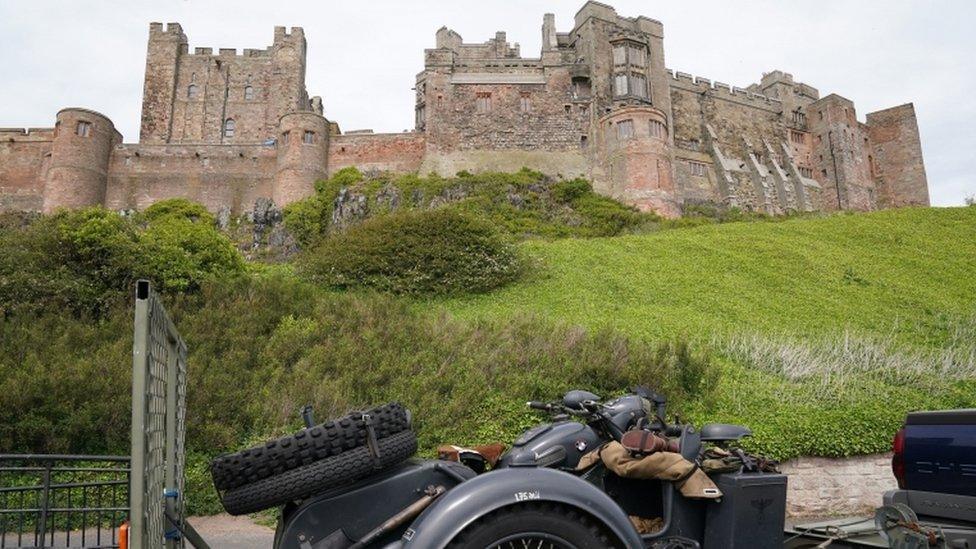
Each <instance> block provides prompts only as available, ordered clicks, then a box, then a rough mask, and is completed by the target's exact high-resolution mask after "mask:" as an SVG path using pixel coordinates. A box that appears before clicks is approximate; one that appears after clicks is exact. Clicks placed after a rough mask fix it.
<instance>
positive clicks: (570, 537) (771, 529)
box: [275, 421, 786, 549]
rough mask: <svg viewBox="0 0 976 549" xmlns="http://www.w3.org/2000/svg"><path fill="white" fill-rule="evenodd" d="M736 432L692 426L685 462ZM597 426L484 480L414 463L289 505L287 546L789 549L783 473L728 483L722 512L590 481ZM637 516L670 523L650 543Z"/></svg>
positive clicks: (644, 483) (535, 442)
mask: <svg viewBox="0 0 976 549" xmlns="http://www.w3.org/2000/svg"><path fill="white" fill-rule="evenodd" d="M732 427H734V426H721V425H720V426H705V428H703V430H702V431H701V432H699V431H697V430H696V429H695V428H694V427H692V426H684V427H681V428H680V434H679V435H678V437H679V441H680V445H679V448H680V452H681V453H682V455H684V456H685V457H686V458H689V459H694V458H695V457H697V454H698V452H699V449H700V446H701V443H702V440H703V438H704V439H706V440H709V441H718V440H720V438H721V437H730V438H734V437H736V436H741V432H742V431H741V430H735V429H731V430H730V428H732ZM581 428H582V429H581ZM586 428H587V427H586V426H585V425H582V424H580V423H576V422H570V421H562V422H555V423H552V424H544V425H542V426H540V427H538V428H536V429H533V430H530V431H528V432H526V434H525V435H523V436H522V437H520V439H519V440H518V441H516V443H515V445H514V447H513V449H512V450H511V451H510V452H509V453H508V454H507V455H506V456H505V457H504V458H503V459H502V461H501V462H500V463H499V465H498V467H497V468H496V469H495V470H493V471H491V472H488V473H484V474H481V475H476V474H475V473H474V471H472V470H471V469H470V468H468V467H466V466H464V465H461V464H459V463H456V462H447V461H439V460H410V461H407V462H404V463H402V464H400V465H399V466H397V467H395V468H393V469H390V470H387V471H385V472H382V473H378V474H376V475H374V476H371V477H369V478H366V479H364V480H362V481H360V482H358V483H356V484H353V485H349V486H347V487H344V488H341V489H336V490H334V491H331V492H327V493H322V494H319V495H316V496H314V497H312V498H309V499H306V500H304V501H302V502H300V503H295V504H289V505H286V506H285V507H284V508H283V509H282V512H281V517H280V521H279V525H278V529H277V532H276V537H275V547H276V548H281V549H286V548H287V549H347V548H359V547H384V548H388V549H394V548H401V549H408V548H419V549H437V548H446V547H479V548H480V547H496V546H501V547H509V546H511V547H526V546H528V547H553V548H588V547H618V548H628V549H630V548H643V547H648V548H650V547H662V548H663V547H688V548H696V547H698V548H700V547H705V548H710V547H715V548H718V547H723V548H745V547H749V548H764V547H782V543H783V534H782V532H783V519H784V515H785V499H786V478H785V477H784V476H783V475H779V474H766V473H741V472H740V473H731V474H722V475H716V476H715V477H713V478H714V480H715V482H716V483H717V484H718V485H719V487H720V488H721V489H722V491H723V493H724V497H723V498H722V499H721V501H717V502H716V501H700V500H690V499H686V498H684V497H682V496H681V495H680V494H679V493H678V492H677V491H676V489H675V488H674V487H673V486H672V484H671V483H670V482H664V481H655V480H634V479H622V478H619V477H616V476H615V475H613V474H612V473H609V472H606V471H605V472H603V474H599V475H580V474H577V473H576V472H574V471H572V469H573V467H572V465H574V460H576V461H578V459H579V455H580V454H582V453H583V452H584V451H586V450H587V447H589V446H590V445H591V444H595V443H597V442H598V440H597V439H595V438H594V436H593V435H591V434H590V433H589V432H587V431H586V430H585V429H586ZM716 437H719V438H716ZM630 516H639V517H660V518H661V519H662V521H663V525H662V527H661V528H660V529H659V530H658V531H656V532H654V533H652V534H644V535H641V534H639V533H638V531H637V529H636V528H635V526H634V524H633V523H632V522H631V520H630V518H629V517H630Z"/></svg>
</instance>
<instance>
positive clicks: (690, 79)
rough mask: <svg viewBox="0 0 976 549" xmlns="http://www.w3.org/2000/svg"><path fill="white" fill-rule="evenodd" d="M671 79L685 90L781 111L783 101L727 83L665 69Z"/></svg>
mask: <svg viewBox="0 0 976 549" xmlns="http://www.w3.org/2000/svg"><path fill="white" fill-rule="evenodd" d="M665 71H666V72H667V74H668V76H669V77H670V78H671V84H672V85H677V86H679V87H681V88H683V89H687V90H691V91H696V92H699V93H712V94H713V95H714V96H715V97H716V98H719V99H726V100H732V101H739V102H743V103H745V104H748V105H750V106H755V107H758V108H765V109H772V110H777V111H778V110H780V109H781V108H782V103H783V102H782V101H781V100H779V99H777V98H775V97H769V96H767V95H763V94H761V93H756V92H755V91H751V90H748V89H746V88H740V87H738V86H731V85H729V84H726V83H725V82H718V81H712V80H709V79H708V78H702V77H697V76H692V75H691V74H688V73H686V72H680V71H677V72H676V71H672V70H671V69H665Z"/></svg>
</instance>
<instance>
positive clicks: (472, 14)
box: [0, 0, 976, 205]
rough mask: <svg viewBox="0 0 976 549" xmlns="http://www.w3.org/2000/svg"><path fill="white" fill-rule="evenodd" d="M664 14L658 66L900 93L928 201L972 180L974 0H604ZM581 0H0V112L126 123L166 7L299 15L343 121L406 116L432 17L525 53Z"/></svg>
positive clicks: (169, 10)
mask: <svg viewBox="0 0 976 549" xmlns="http://www.w3.org/2000/svg"><path fill="white" fill-rule="evenodd" d="M608 3H610V4H612V5H614V7H616V9H617V13H619V14H620V15H624V16H628V17H633V16H637V15H646V16H648V17H652V18H655V19H659V20H660V21H662V22H663V23H664V33H665V42H664V44H665V59H666V62H667V66H668V67H669V68H672V69H674V70H679V71H683V72H688V73H691V74H693V75H696V76H702V77H705V78H709V79H712V80H719V81H722V82H727V83H730V84H733V85H737V86H741V87H745V86H747V85H748V84H750V83H752V82H756V81H758V80H759V78H760V76H761V74H762V73H763V72H768V71H770V70H773V69H782V70H785V71H787V72H791V73H792V74H793V75H794V77H795V78H796V80H798V81H801V82H806V83H808V84H810V85H812V86H814V87H816V88H818V89H819V90H820V93H821V95H826V94H828V93H831V92H833V93H837V94H840V95H843V96H845V97H847V98H849V99H851V100H853V101H854V104H855V105H856V106H857V110H858V118H860V119H861V120H862V121H863V120H864V114H865V113H867V112H871V111H873V110H878V109H883V108H887V107H892V106H896V105H900V104H902V103H907V102H910V101H911V102H914V103H915V108H916V111H917V113H918V118H919V125H920V130H921V134H922V147H923V151H924V154H925V167H926V170H927V172H928V179H929V187H930V190H931V195H932V203H933V204H934V205H955V204H961V203H962V202H963V199H964V198H965V197H966V196H970V195H973V194H976V183H974V181H976V174H974V169H973V157H974V154H973V153H974V150H976V137H974V136H976V131H974V127H976V100H974V98H973V93H974V91H976V71H974V69H973V67H974V65H976V62H974V61H973V58H974V56H976V37H974V35H976V33H974V32H973V31H972V24H973V21H974V20H976V2H973V1H971V0H955V1H949V0H936V1H924V2H923V1H914V2H912V1H899V0H885V1H876V2H867V1H857V2H854V1H850V0H848V1H837V0H818V1H817V2H802V3H801V2H796V1H787V0H780V1H772V0H762V1H749V2H745V1H739V2H730V1H728V0H721V1H707V0H699V1H696V2H677V1H671V2H665V1H648V0H615V1H610V2H608ZM582 4H583V2H582V0H573V1H566V0H559V1H553V0H549V1H544V0H494V1H488V2H486V1H484V0H478V1H474V0H450V1H430V0H424V1H423V2H419V1H414V2H410V1H404V0H400V1H396V0H386V1H366V0H359V1H355V2H353V1H347V0H324V1H323V0H319V1H301V2H299V1H291V0H233V1H230V0H226V1H224V0H206V1H204V0H111V1H100V2H94V1H80V0H61V1H53V0H52V1H48V0H0V126H5V127H17V126H23V127H26V126H35V127H36V126H53V124H54V115H55V113H56V112H57V111H58V110H59V109H61V108H63V107H66V106H79V107H87V108H91V109H94V110H97V111H100V112H102V113H104V114H106V115H108V116H109V117H110V118H111V119H112V120H113V121H114V122H115V126H116V127H117V128H118V129H119V131H121V132H122V134H123V135H124V136H125V140H126V142H134V141H137V140H138V138H139V112H140V106H141V101H142V81H143V71H144V67H145V53H146V38H147V36H148V32H149V22H150V21H161V22H168V21H177V22H179V23H181V24H182V25H183V30H184V32H186V34H187V36H188V37H189V40H190V48H191V51H192V49H193V48H194V47H198V46H204V47H213V48H214V50H215V51H216V49H217V48H220V47H226V48H237V49H238V50H241V49H243V48H264V47H266V46H268V45H270V44H271V42H272V37H273V27H274V26H275V25H285V26H289V27H291V26H301V27H304V28H305V36H306V38H307V40H308V74H307V85H308V90H309V93H310V94H311V95H320V96H322V98H323V102H324V105H325V115H326V116H327V117H328V118H329V119H332V120H335V121H337V122H338V123H339V125H340V126H341V127H342V128H343V130H352V129H362V128H372V129H374V130H376V131H402V130H404V129H407V128H412V126H413V98H414V94H413V92H412V91H411V87H412V85H413V82H414V76H415V75H416V73H417V72H419V71H420V70H421V69H422V68H423V50H424V48H430V47H433V45H434V32H435V31H436V30H437V29H438V28H439V27H440V26H442V25H446V26H448V27H450V28H452V29H454V30H456V31H457V32H459V33H460V34H461V36H463V37H464V39H465V41H466V42H483V41H485V40H487V39H488V38H490V37H493V36H494V33H495V31H497V30H505V31H507V32H508V39H509V41H511V42H518V43H520V44H521V46H522V54H523V55H524V56H528V57H537V56H538V55H539V49H540V42H541V37H540V28H541V26H542V14H543V13H546V12H552V13H555V14H556V27H557V30H558V31H559V32H567V31H569V30H570V29H571V28H572V25H573V15H574V13H575V12H576V11H577V10H578V9H579V8H580V6H582Z"/></svg>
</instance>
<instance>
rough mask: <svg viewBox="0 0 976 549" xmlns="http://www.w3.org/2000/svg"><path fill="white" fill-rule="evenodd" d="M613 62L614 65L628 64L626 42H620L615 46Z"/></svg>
mask: <svg viewBox="0 0 976 549" xmlns="http://www.w3.org/2000/svg"><path fill="white" fill-rule="evenodd" d="M613 64H614V65H618V66H620V65H626V64H627V46H626V45H624V44H618V45H616V46H614V47H613Z"/></svg>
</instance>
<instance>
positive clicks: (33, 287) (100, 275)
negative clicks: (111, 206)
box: [0, 200, 244, 317]
mask: <svg viewBox="0 0 976 549" xmlns="http://www.w3.org/2000/svg"><path fill="white" fill-rule="evenodd" d="M137 220H138V221H139V222H140V223H139V224H137V223H136V222H135V221H133V220H132V219H129V218H126V217H123V216H121V215H119V214H117V213H115V212H112V211H110V210H107V209H105V208H102V207H93V208H86V209H83V210H77V211H61V212H58V213H56V214H54V215H50V216H41V217H38V218H37V219H34V220H33V221H30V222H27V223H26V224H20V225H17V224H14V223H10V224H8V225H5V226H2V227H0V251H2V253H0V313H2V314H12V313H17V312H30V311H38V310H41V309H52V310H59V311H62V310H64V311H69V312H71V313H73V314H76V315H89V316H94V317H98V316H101V315H103V314H105V313H106V312H107V311H108V310H109V309H110V308H111V307H112V306H113V305H114V304H116V303H119V302H121V301H124V300H125V299H126V297H127V296H128V292H129V290H130V289H131V287H132V284H133V282H134V281H135V280H136V279H138V278H149V279H151V280H152V281H153V282H155V283H156V286H157V287H158V288H160V289H162V290H164V291H173V292H182V291H188V290H194V289H196V288H198V287H199V286H200V283H201V282H202V281H203V280H208V279H211V278H215V277H220V276H224V275H229V274H237V273H242V272H243V271H244V261H243V259H242V258H241V256H240V254H239V253H238V252H237V250H236V249H235V248H234V246H233V245H232V244H231V243H230V241H229V240H228V239H227V238H226V237H224V236H223V235H221V234H220V232H218V231H217V229H216V228H215V227H214V225H213V217H212V216H211V215H210V214H209V213H208V212H207V211H206V210H205V209H203V207H202V206H199V205H198V204H193V203H191V202H188V201H185V200H174V201H164V202H163V203H161V205H160V206H159V207H158V208H149V209H148V210H146V212H144V213H143V214H141V215H139V216H137Z"/></svg>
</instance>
